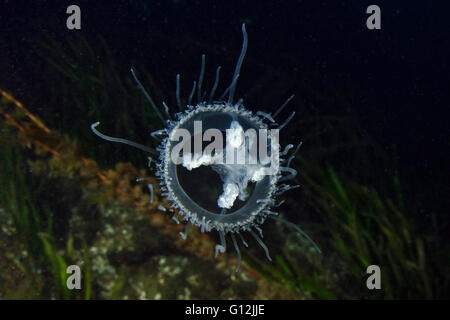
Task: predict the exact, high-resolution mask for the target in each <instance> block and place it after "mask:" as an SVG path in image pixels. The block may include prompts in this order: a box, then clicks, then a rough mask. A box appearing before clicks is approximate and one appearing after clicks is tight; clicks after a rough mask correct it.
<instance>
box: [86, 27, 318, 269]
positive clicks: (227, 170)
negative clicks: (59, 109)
mask: <svg viewBox="0 0 450 320" xmlns="http://www.w3.org/2000/svg"><path fill="white" fill-rule="evenodd" d="M242 34H243V44H242V49H241V53H240V55H239V58H238V60H237V63H236V67H235V70H234V74H233V77H232V80H231V84H230V85H229V86H228V88H227V89H226V90H225V91H224V93H223V94H222V95H221V96H220V97H219V99H218V100H215V98H214V96H215V93H216V90H217V88H218V85H219V79H220V71H221V67H220V66H219V67H218V68H217V70H216V77H215V81H214V83H213V85H212V88H211V90H210V93H209V95H207V93H206V92H204V91H202V89H203V88H202V85H203V78H204V74H205V55H202V62H201V69H200V74H199V78H198V81H194V84H193V87H192V90H191V92H190V95H189V97H188V100H187V105H185V106H184V105H183V104H182V102H181V98H180V75H179V74H178V75H177V77H176V101H177V107H178V111H177V112H175V114H172V113H171V111H170V109H169V107H168V106H167V104H166V103H165V102H164V101H163V102H162V106H163V109H164V113H162V112H161V110H160V109H159V108H158V107H157V106H156V104H155V102H154V101H153V99H152V98H151V96H150V95H149V94H148V93H147V91H146V90H145V88H144V86H143V85H142V84H141V82H140V81H139V80H138V78H137V76H136V74H135V72H134V70H133V69H131V73H132V76H133V78H134V80H135V81H136V83H137V84H138V86H139V88H140V89H141V91H142V92H143V93H144V95H145V97H146V98H147V100H148V101H149V102H150V105H151V106H152V108H153V111H154V112H155V113H156V115H157V116H158V118H159V119H160V120H161V122H162V123H163V125H164V128H163V129H161V130H157V131H154V132H152V134H151V136H152V137H153V138H154V139H155V140H157V141H158V142H159V146H158V147H157V148H156V149H154V148H151V147H147V146H144V145H141V144H138V143H136V142H132V141H129V140H125V139H122V138H115V137H110V136H107V135H104V134H102V133H100V132H99V131H98V130H97V129H96V128H97V126H98V125H99V124H100V123H99V122H95V123H93V124H92V125H91V130H92V131H93V132H94V133H95V134H96V135H97V136H99V137H100V138H102V139H104V140H108V141H111V142H118V143H124V144H127V145H130V146H133V147H135V148H138V149H140V150H143V151H146V152H148V153H150V154H151V155H152V156H155V157H157V159H156V160H157V164H156V169H157V172H156V175H157V177H159V179H160V190H161V191H162V196H164V197H165V198H166V199H167V200H168V201H169V202H170V203H171V205H170V208H168V209H166V208H165V207H163V206H160V207H159V208H160V210H161V211H169V212H170V213H173V220H174V221H175V222H176V223H177V224H178V223H179V221H178V220H177V218H176V215H177V214H178V215H179V216H181V217H182V220H183V221H184V222H186V227H185V231H184V233H183V232H180V235H181V237H182V238H183V239H184V240H185V239H186V237H187V234H188V231H189V228H190V227H191V226H192V225H194V226H197V227H199V228H200V231H201V232H211V231H213V230H216V231H217V232H218V234H219V237H220V244H217V245H216V247H215V256H217V254H218V253H224V252H225V251H226V248H227V244H226V236H227V235H229V236H230V238H231V241H232V243H233V247H234V249H235V251H236V253H237V257H238V265H237V268H236V271H238V270H239V267H240V263H241V254H240V249H239V246H238V242H237V241H236V237H235V236H236V235H237V236H238V237H239V238H240V240H241V242H242V243H243V244H244V246H246V247H247V246H248V244H247V242H246V241H245V239H244V238H243V236H242V234H241V233H242V232H248V233H250V235H251V236H252V237H253V238H254V239H255V240H256V242H257V243H258V244H259V245H260V246H261V247H262V248H263V250H264V251H265V254H266V257H267V259H268V260H269V261H271V258H270V255H269V250H268V248H267V246H266V244H265V243H264V242H263V240H262V238H263V232H262V229H261V228H260V227H261V225H262V224H263V223H264V222H265V221H266V219H267V218H270V219H273V220H277V221H280V222H282V223H284V224H286V225H288V226H290V227H292V228H294V229H295V230H297V231H298V232H299V233H301V234H302V235H303V236H304V237H305V238H307V239H308V240H309V241H310V242H311V243H312V245H313V246H314V247H315V249H316V250H317V251H318V252H319V253H320V249H319V247H318V246H317V245H316V243H315V242H314V241H313V240H312V239H311V238H310V237H309V236H308V235H307V234H306V233H305V232H304V231H303V230H301V229H300V228H299V227H298V226H297V225H295V224H293V223H291V222H288V221H286V220H284V219H281V218H279V217H277V215H278V213H277V212H274V211H272V210H273V208H276V207H278V206H279V205H280V204H281V203H282V202H280V203H278V204H277V203H276V202H275V199H276V197H278V196H279V195H281V194H283V193H284V192H286V191H288V190H291V189H294V188H297V187H298V185H289V184H287V183H286V182H287V181H289V180H291V179H293V178H294V177H295V176H296V175H297V171H296V170H295V169H293V168H291V167H290V165H291V162H292V160H293V159H294V157H295V154H296V153H297V151H298V150H299V148H300V146H301V142H300V143H299V144H298V145H297V147H296V148H294V146H293V145H292V144H288V145H287V146H286V147H285V148H284V149H283V150H282V151H281V150H280V149H281V148H280V144H279V143H278V131H279V130H282V129H283V128H284V127H285V126H286V125H287V124H288V123H289V122H290V121H291V120H292V118H293V117H294V115H295V112H292V113H291V114H290V115H289V117H288V118H287V119H286V120H285V121H283V122H282V123H281V124H278V123H277V122H276V119H277V117H278V115H279V114H280V112H281V111H282V110H283V109H284V108H285V107H286V106H287V104H288V103H289V102H290V101H291V100H292V98H293V96H291V97H289V98H288V99H287V100H286V102H284V103H283V104H282V105H281V106H280V107H279V108H278V110H277V111H276V112H275V113H274V114H273V115H272V114H270V113H265V112H263V111H258V112H256V113H253V112H251V111H250V110H248V109H246V108H245V107H244V105H243V100H242V99H239V100H237V102H235V99H234V95H235V91H236V86H237V81H238V78H239V75H240V70H241V66H242V63H243V60H244V56H245V53H246V50H247V45H248V37H247V33H246V29H245V24H242ZM195 94H196V95H197V103H196V104H194V103H193V102H192V101H193V98H194V96H195ZM163 114H165V115H163ZM199 124H200V129H199V127H198V125H199ZM273 128H275V129H273ZM269 129H270V130H269ZM203 130H206V131H205V133H204V135H203ZM209 130H217V131H219V132H222V133H223V132H226V135H227V140H226V146H225V148H223V149H220V147H219V148H213V150H210V152H211V154H210V155H209V156H206V155H205V152H206V149H208V147H210V145H208V146H206V148H204V149H203V150H202V144H201V143H200V148H197V147H196V139H197V137H198V136H199V135H200V136H203V137H204V139H205V140H208V141H211V140H212V137H214V138H215V139H214V143H216V142H217V139H218V137H219V136H220V135H214V134H211V131H210V132H209V133H210V134H208V131H209ZM244 130H246V132H245V133H244ZM252 130H253V132H257V131H258V132H261V131H264V132H266V136H264V137H263V138H261V136H260V141H259V142H260V143H261V141H262V142H263V146H265V147H263V148H262V149H263V150H264V151H267V150H266V149H267V146H269V149H270V158H271V160H273V159H276V160H277V161H275V162H276V163H275V165H274V162H273V161H270V163H267V162H265V161H263V159H262V158H261V148H260V150H259V151H260V153H259V155H260V158H259V159H250V158H251V155H249V154H248V153H246V155H248V156H249V159H248V160H253V162H252V163H251V164H249V163H247V162H245V161H244V163H240V162H239V160H238V161H237V163H236V161H234V162H233V161H231V162H229V161H227V162H226V163H223V161H222V160H223V158H224V157H227V156H229V155H230V154H232V155H231V158H233V160H234V159H235V153H234V152H235V151H237V152H239V150H241V151H242V150H244V151H245V152H249V151H251V150H253V148H254V147H255V143H254V142H255V140H252V139H251V138H250V137H249V136H247V132H248V131H252ZM217 131H216V132H217ZM268 132H270V134H267V133H268ZM184 134H187V135H188V136H189V138H186V139H184ZM192 136H193V139H194V153H193V154H191V153H190V150H191V138H190V137H192ZM205 136H207V137H206V138H205ZM180 138H183V141H182V143H178V144H176V143H174V142H175V141H179V140H180ZM264 143H265V144H264ZM212 144H213V143H212ZM259 145H260V146H261V144H259ZM180 146H181V147H182V148H181V149H182V150H183V151H185V150H186V149H187V150H188V152H184V153H183V155H182V157H181V158H180V157H179V155H180V150H181V149H180ZM197 146H198V144H197ZM292 148H294V149H293V150H294V151H293V152H290V150H291V149H292ZM212 151H214V153H213V152H212ZM174 155H175V156H176V157H178V160H179V161H174ZM280 156H281V157H282V158H280ZM227 159H228V157H227ZM151 160H152V158H151V157H149V166H150V165H151ZM249 162H250V161H249ZM206 167H210V169H212V171H214V172H216V173H217V175H218V176H219V177H220V180H219V179H217V175H215V177H214V178H213V177H210V178H209V177H208V178H205V175H204V174H203V172H205V171H201V172H202V174H201V175H200V177H199V176H194V177H195V179H194V178H192V176H191V178H188V180H195V182H196V185H195V186H191V187H188V186H187V184H189V183H186V181H188V180H186V178H184V176H185V175H188V176H190V175H191V174H194V173H193V171H192V169H198V170H204V169H205V168H206ZM210 171H211V170H208V172H210ZM205 174H206V173H205ZM202 178H203V179H207V180H209V182H211V181H213V182H217V183H215V185H218V186H220V187H222V188H223V189H222V190H221V191H222V193H221V194H220V196H217V192H216V196H215V197H214V198H216V199H217V206H214V207H213V206H211V205H210V204H209V205H208V204H207V201H203V199H201V198H202V197H198V196H196V195H195V194H194V193H193V192H192V190H189V189H194V191H196V192H197V191H199V190H200V189H201V186H199V184H200V183H199V182H201V180H200V179H202ZM144 179H145V178H144ZM144 179H142V178H141V179H138V180H144ZM189 185H190V184H189ZM148 186H149V190H150V199H151V200H150V201H152V200H153V196H154V195H153V185H152V184H149V185H148ZM207 189H210V190H208V192H209V193H212V192H214V190H213V189H214V188H207ZM248 189H251V192H248ZM215 191H217V190H215ZM193 198H195V199H193ZM236 200H238V201H236ZM200 202H202V203H200Z"/></svg>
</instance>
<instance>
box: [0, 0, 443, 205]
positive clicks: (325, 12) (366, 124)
mask: <svg viewBox="0 0 450 320" xmlns="http://www.w3.org/2000/svg"><path fill="white" fill-rule="evenodd" d="M372 2H373V1H372ZM372 2H370V1H358V2H357V3H356V2H353V3H351V2H349V1H347V2H346V1H288V2H280V1H183V0H179V1H88V2H86V1H78V2H77V4H78V5H79V6H80V7H81V11H82V29H81V30H80V31H69V30H67V29H66V27H65V21H66V17H67V14H66V13H65V10H66V8H67V6H68V5H69V4H71V3H72V2H70V1H33V2H30V1H26V2H21V1H2V4H3V6H2V9H1V11H0V15H1V16H0V24H1V31H0V32H1V38H0V57H1V60H0V74H1V76H0V84H1V86H2V87H3V88H6V89H8V90H10V91H13V92H14V93H15V95H16V96H17V97H18V98H20V99H22V100H25V101H26V99H30V97H33V99H36V100H37V101H41V102H42V101H45V99H46V97H45V96H42V93H43V92H47V91H48V90H46V88H41V87H40V84H41V83H45V82H43V81H42V77H43V76H45V70H42V68H45V66H42V64H41V62H40V60H39V59H38V58H37V57H36V52H35V51H34V50H33V48H34V47H35V45H36V43H35V41H34V40H36V39H41V37H42V36H43V35H47V36H50V37H52V38H54V39H61V40H67V39H69V41H70V38H71V37H74V36H75V34H76V33H79V34H83V35H84V36H85V37H87V38H88V39H95V36H96V35H97V34H101V35H102V36H103V37H104V38H105V40H106V42H107V43H108V45H109V46H110V48H111V50H112V52H113V53H114V57H115V58H116V59H117V60H118V61H117V65H118V67H119V68H122V69H123V70H127V69H128V68H129V66H130V64H131V63H133V62H136V61H138V62H140V63H142V64H144V65H146V66H147V67H148V69H149V70H151V72H152V73H153V74H154V75H155V78H156V80H157V82H158V84H160V85H162V86H163V87H165V88H166V92H169V93H173V91H174V89H173V87H174V82H175V81H174V78H175V74H176V73H178V72H182V76H183V79H188V83H187V84H186V82H185V83H184V88H183V89H184V92H187V91H188V90H189V88H190V83H191V81H192V80H193V79H195V78H196V77H197V74H198V69H199V64H200V54H201V53H206V54H207V65H208V66H209V67H210V69H209V70H208V69H207V70H208V71H209V72H210V74H213V70H214V69H211V68H215V66H216V65H218V64H224V63H225V65H224V72H223V74H227V73H228V74H229V75H231V72H232V69H233V66H234V61H235V60H236V57H237V54H238V52H239V50H240V45H241V33H240V24H241V23H242V22H244V21H245V22H247V30H248V33H249V39H250V43H249V50H248V54H247V60H246V63H245V64H244V69H243V72H242V77H241V79H240V83H239V86H238V95H244V97H246V96H245V94H246V89H247V88H248V87H249V84H250V85H251V84H252V83H257V82H258V81H259V79H258V78H256V79H255V78H254V75H256V76H257V77H259V78H260V77H265V76H267V75H266V74H264V70H268V72H272V73H275V75H272V78H271V80H272V81H273V82H272V83H264V87H262V86H261V87H262V88H260V90H259V91H258V92H257V93H256V94H253V95H252V96H251V99H247V100H251V103H252V104H254V105H255V106H259V105H261V106H262V107H263V109H266V110H269V111H270V109H271V108H276V106H277V105H276V104H275V105H273V104H272V105H271V103H267V102H265V101H267V100H266V98H265V95H266V94H267V92H269V94H270V99H271V100H273V101H277V100H275V98H274V94H275V95H276V96H277V97H278V101H279V102H278V105H279V104H281V102H282V101H283V99H285V97H286V96H288V95H289V94H291V93H296V94H297V97H298V98H297V102H296V103H297V106H298V108H299V109H301V106H302V104H306V103H307V101H304V100H305V99H307V97H302V96H300V97H299V95H298V91H300V90H301V87H300V88H299V86H300V85H299V84H298V83H296V82H295V81H292V84H291V85H289V80H290V78H292V77H297V75H296V72H297V73H301V72H302V65H308V66H310V67H311V68H313V69H315V72H316V76H317V77H320V78H322V79H325V80H323V81H326V82H327V83H332V84H333V85H334V86H335V88H334V90H335V91H337V92H339V91H340V90H341V87H342V86H344V85H347V86H348V85H349V86H351V87H352V91H353V92H354V95H353V101H352V102H351V104H352V105H351V106H345V105H342V104H338V103H336V104H335V105H326V106H320V108H322V109H321V110H320V112H325V110H323V109H324V108H328V110H326V112H328V111H329V110H332V112H335V113H337V114H339V113H345V112H346V111H348V110H350V112H352V113H354V114H357V115H358V117H359V118H360V119H361V121H363V123H362V127H363V128H364V129H365V130H367V134H368V135H370V136H371V137H373V138H374V139H375V141H376V142H377V143H379V144H380V145H382V146H383V148H385V149H386V150H387V151H388V152H391V151H392V150H395V154H396V156H397V157H398V159H397V160H398V165H399V166H400V167H402V168H406V169H407V171H408V172H409V173H411V174H414V176H415V178H417V179H420V180H421V181H423V187H425V186H426V185H433V184H435V183H439V184H441V188H439V189H441V191H444V190H445V191H448V185H447V180H446V179H447V178H448V173H449V170H448V165H447V164H448V160H449V126H448V114H449V113H448V107H449V93H448V92H449V88H448V85H449V83H450V82H449V72H448V71H449V65H448V63H449V62H448V57H449V53H450V44H449V37H448V30H450V28H449V26H450V23H449V19H448V16H447V15H446V13H445V12H446V11H445V7H446V5H445V4H444V3H445V2H444V1H432V2H429V1H377V2H376V4H378V5H379V6H380V7H381V11H382V29H381V30H374V31H370V30H368V29H367V28H366V25H365V20H366V18H367V16H368V15H367V14H366V13H365V10H366V8H367V6H368V5H370V4H372ZM374 3H375V2H374ZM177 41H179V43H180V45H179V47H177V44H176V43H177ZM186 41H188V42H190V44H189V45H187V44H186ZM186 48H188V49H186ZM224 55H225V56H226V59H227V60H226V61H225V62H224ZM256 59H257V61H258V65H257V69H256V71H255V72H254V73H253V72H251V71H253V70H248V69H247V70H246V68H249V69H255V66H254V65H252V61H254V60H256ZM296 68H299V69H300V71H298V70H296ZM161 78H163V79H161ZM311 81H315V79H311ZM277 83H282V84H283V85H284V86H280V85H277ZM321 89H322V88H320V87H316V88H315V90H317V91H318V92H319V93H320V90H321ZM273 91H274V92H273ZM269 101H270V100H269ZM273 103H277V102H273ZM248 104H250V103H248ZM36 105H38V103H36ZM41 105H42V104H41ZM248 107H249V108H250V109H252V105H249V106H248ZM312 107H314V106H312ZM346 108H348V110H345V109H346ZM47 111H48V110H47ZM54 111H57V110H54ZM300 113H301V112H300ZM300 117H301V115H300ZM93 120H95V119H86V122H87V123H89V122H92V121H93ZM74 121H83V119H74ZM416 183H419V182H416ZM447 196H448V193H447ZM440 197H445V194H440V195H439V196H437V197H435V198H433V199H431V200H430V201H429V202H430V203H429V204H430V205H433V204H434V203H439V205H442V202H440V201H441V200H442V199H440ZM437 209H438V208H437ZM441 209H442V208H441ZM438 211H440V210H438Z"/></svg>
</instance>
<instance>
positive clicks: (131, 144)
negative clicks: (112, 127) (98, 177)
mask: <svg viewBox="0 0 450 320" xmlns="http://www.w3.org/2000/svg"><path fill="white" fill-rule="evenodd" d="M99 124H100V122H99V121H97V122H94V123H93V124H91V130H92V132H94V133H95V134H96V135H97V136H99V137H100V138H102V139H103V140H107V141H111V142H117V143H123V144H126V145H129V146H132V147H134V148H137V149H139V150H142V151H145V152H149V153H151V154H153V155H158V152H156V150H155V149H153V148H149V147H146V146H144V145H142V144H139V143H136V142H133V141H130V140H126V139H122V138H115V137H110V136H107V135H105V134H103V133H101V132H100V131H98V130H97V129H96V127H97V126H98V125H99Z"/></svg>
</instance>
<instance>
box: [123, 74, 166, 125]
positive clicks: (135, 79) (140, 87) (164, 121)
mask: <svg viewBox="0 0 450 320" xmlns="http://www.w3.org/2000/svg"><path fill="white" fill-rule="evenodd" d="M130 71H131V74H132V76H133V78H134V81H136V83H137V84H138V87H139V89H141V91H142V92H143V93H144V95H145V97H146V98H147V100H148V101H149V102H150V105H151V106H152V108H153V110H154V111H155V112H156V114H157V115H158V117H159V118H160V119H161V121H162V123H163V124H164V126H166V120H165V119H164V117H163V116H162V114H161V112H159V110H158V107H157V106H156V104H155V103H154V102H153V99H152V97H150V95H149V94H148V92H147V90H145V88H144V86H143V85H142V83H141V82H140V81H139V79H138V78H137V76H136V74H135V73H134V70H133V68H131V69H130Z"/></svg>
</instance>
